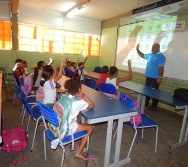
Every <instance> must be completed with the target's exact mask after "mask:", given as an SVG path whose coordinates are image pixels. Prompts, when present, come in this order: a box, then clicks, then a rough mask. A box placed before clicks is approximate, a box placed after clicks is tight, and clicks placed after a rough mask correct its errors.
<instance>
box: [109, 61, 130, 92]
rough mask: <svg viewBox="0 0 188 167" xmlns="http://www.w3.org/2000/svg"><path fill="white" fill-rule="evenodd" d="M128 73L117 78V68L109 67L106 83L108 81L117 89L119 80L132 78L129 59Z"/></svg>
mask: <svg viewBox="0 0 188 167" xmlns="http://www.w3.org/2000/svg"><path fill="white" fill-rule="evenodd" d="M128 68H129V75H128V76H126V77H122V78H118V77H117V76H118V68H117V67H115V66H112V67H110V70H109V75H110V76H109V77H108V78H106V83H110V84H112V85H114V86H115V87H116V89H117V90H118V84H119V83H120V82H124V81H128V80H130V79H131V78H132V68H131V60H128Z"/></svg>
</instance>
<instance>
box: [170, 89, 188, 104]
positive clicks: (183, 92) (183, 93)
mask: <svg viewBox="0 0 188 167" xmlns="http://www.w3.org/2000/svg"><path fill="white" fill-rule="evenodd" d="M173 98H175V99H178V100H181V101H184V102H188V89H186V88H178V89H175V90H174V95H173Z"/></svg>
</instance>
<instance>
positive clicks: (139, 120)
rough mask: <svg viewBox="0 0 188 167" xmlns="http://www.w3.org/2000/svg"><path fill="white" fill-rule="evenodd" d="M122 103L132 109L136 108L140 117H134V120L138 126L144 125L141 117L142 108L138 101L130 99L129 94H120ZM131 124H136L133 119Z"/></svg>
mask: <svg viewBox="0 0 188 167" xmlns="http://www.w3.org/2000/svg"><path fill="white" fill-rule="evenodd" d="M120 101H121V102H123V103H125V104H127V105H129V106H131V107H134V108H135V109H137V110H138V115H136V116H134V120H135V124H136V126H138V125H139V124H141V123H142V117H141V113H140V106H139V104H138V103H137V101H136V100H135V99H133V98H131V97H129V96H128V95H127V94H120ZM130 123H131V124H134V122H133V117H131V118H130Z"/></svg>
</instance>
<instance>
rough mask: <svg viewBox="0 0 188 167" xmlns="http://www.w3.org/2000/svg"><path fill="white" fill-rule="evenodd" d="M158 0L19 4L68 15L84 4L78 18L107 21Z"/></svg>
mask: <svg viewBox="0 0 188 167" xmlns="http://www.w3.org/2000/svg"><path fill="white" fill-rule="evenodd" d="M155 1H156V0H19V4H22V5H27V6H31V7H36V8H42V9H49V10H54V11H59V12H63V13H66V11H67V10H68V9H70V8H71V7H73V6H74V5H75V4H78V3H80V4H84V5H83V6H84V7H85V8H84V10H82V11H81V12H80V13H79V14H78V15H77V16H80V17H85V18H90V19H96V20H107V19H110V18H113V17H115V16H118V15H121V14H124V13H128V12H130V11H131V10H132V9H134V8H137V7H140V6H143V5H146V4H149V3H152V2H155Z"/></svg>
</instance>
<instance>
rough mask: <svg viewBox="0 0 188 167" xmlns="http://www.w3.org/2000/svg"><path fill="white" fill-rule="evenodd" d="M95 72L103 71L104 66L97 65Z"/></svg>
mask: <svg viewBox="0 0 188 167" xmlns="http://www.w3.org/2000/svg"><path fill="white" fill-rule="evenodd" d="M94 72H97V73H102V68H101V67H100V66H97V67H95V68H94Z"/></svg>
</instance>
